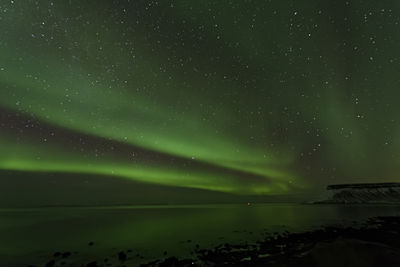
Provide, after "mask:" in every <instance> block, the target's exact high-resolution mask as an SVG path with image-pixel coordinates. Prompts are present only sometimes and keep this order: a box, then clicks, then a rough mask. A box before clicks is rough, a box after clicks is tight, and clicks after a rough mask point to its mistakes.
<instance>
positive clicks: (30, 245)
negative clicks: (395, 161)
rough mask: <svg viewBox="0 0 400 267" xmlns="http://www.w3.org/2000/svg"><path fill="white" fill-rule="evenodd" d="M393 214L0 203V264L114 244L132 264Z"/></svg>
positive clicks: (113, 251)
mask: <svg viewBox="0 0 400 267" xmlns="http://www.w3.org/2000/svg"><path fill="white" fill-rule="evenodd" d="M399 215H400V206H397V205H310V204H292V203H289V204H287V203H279V204H275V203H274V204H259V203H243V204H234V205H233V204H232V205H231V204H224V205H222V204H218V205H176V206H171V205H164V206H112V207H46V208H16V209H0V266H28V265H34V266H45V265H46V263H48V262H49V261H50V260H51V259H52V258H54V254H55V253H57V252H60V253H61V254H62V253H65V252H68V253H67V254H66V255H68V256H67V257H65V260H64V263H65V264H67V265H68V264H69V265H70V266H74V264H76V266H82V265H83V266H85V263H86V262H87V263H89V262H92V261H96V262H113V261H114V262H116V261H117V260H118V254H119V253H120V252H121V251H123V252H124V253H125V254H126V255H127V261H126V263H127V265H128V266H131V265H132V266H136V265H139V264H141V263H146V262H151V261H153V260H156V259H163V258H167V257H171V256H175V257H178V258H193V257H195V253H194V251H195V250H196V249H202V248H213V247H216V246H218V245H221V244H225V243H229V244H244V243H245V244H252V243H255V242H257V241H258V240H263V239H265V238H267V237H268V236H271V234H273V233H281V232H285V231H288V232H303V231H308V230H314V229H317V228H321V227H323V226H329V225H332V226H334V225H352V226H357V225H362V224H363V223H364V222H365V221H366V220H367V219H368V218H370V217H376V216H399ZM69 253H70V254H69ZM82 263H83V264H82ZM69 265H68V266H69Z"/></svg>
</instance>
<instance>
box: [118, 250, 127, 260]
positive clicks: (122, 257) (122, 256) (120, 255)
mask: <svg viewBox="0 0 400 267" xmlns="http://www.w3.org/2000/svg"><path fill="white" fill-rule="evenodd" d="M126 258H127V256H126V254H125V252H123V251H121V252H119V253H118V259H119V260H120V261H126Z"/></svg>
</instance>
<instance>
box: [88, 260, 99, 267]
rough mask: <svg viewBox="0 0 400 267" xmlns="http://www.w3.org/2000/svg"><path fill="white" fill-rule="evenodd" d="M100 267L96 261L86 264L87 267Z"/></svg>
mask: <svg viewBox="0 0 400 267" xmlns="http://www.w3.org/2000/svg"><path fill="white" fill-rule="evenodd" d="M98 266H99V265H97V262H95V261H92V262H89V263H88V264H86V267H98Z"/></svg>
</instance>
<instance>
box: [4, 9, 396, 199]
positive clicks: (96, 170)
mask: <svg viewBox="0 0 400 267" xmlns="http://www.w3.org/2000/svg"><path fill="white" fill-rule="evenodd" d="M379 5H381V6H379ZM379 5H378V4H372V2H371V3H369V4H368V3H364V2H363V1H354V2H352V3H351V4H349V3H344V2H343V3H326V2H323V3H322V2H321V1H309V2H308V3H307V4H303V3H299V2H296V1H287V2H286V1H267V2H259V3H251V2H246V1H245V2H240V3H232V2H229V1H201V2H199V1H173V2H170V1H166V2H163V1H162V3H158V2H148V1H121V2H120V3H119V4H115V3H111V2H109V1H96V5H95V6H94V5H93V3H92V2H90V1H79V2H77V1H59V2H48V1H37V2H34V1H27V2H24V3H20V2H17V1H15V2H7V3H3V4H1V6H0V7H1V8H0V11H1V12H2V15H1V16H0V32H1V33H2V38H1V41H0V110H1V111H3V115H2V117H0V119H1V120H0V123H1V124H0V130H1V131H0V145H1V151H0V169H4V170H21V171H27V172H32V173H35V172H66V173H71V175H74V174H76V173H88V174H99V175H109V176H112V177H115V178H128V179H133V180H135V181H140V182H144V183H150V184H159V185H166V186H180V187H188V188H200V189H207V190H213V191H221V192H232V193H237V194H283V193H293V192H295V191H296V190H298V189H312V188H314V187H318V186H321V185H326V184H330V183H338V182H360V181H362V182H367V181H376V179H379V180H380V181H395V180H397V179H398V178H397V177H398V173H399V167H398V166H400V165H399V164H398V163H399V159H400V155H399V152H398V151H399V147H400V146H399V142H398V141H396V140H398V136H399V134H400V131H399V130H400V124H399V121H398V119H397V115H398V114H399V111H400V110H399V105H398V104H397V99H398V98H397V96H399V93H398V89H397V88H398V78H397V77H398V71H399V69H398V68H399V64H398V60H399V58H400V57H399V52H398V45H399V41H400V38H399V37H400V35H399V34H398V30H399V29H398V27H399V26H398V25H397V24H398V23H397V22H396V19H395V17H396V16H397V14H398V11H399V5H398V3H397V2H393V1H385V2H384V3H380V4H379ZM395 14H396V16H395ZM395 22H396V23H395Z"/></svg>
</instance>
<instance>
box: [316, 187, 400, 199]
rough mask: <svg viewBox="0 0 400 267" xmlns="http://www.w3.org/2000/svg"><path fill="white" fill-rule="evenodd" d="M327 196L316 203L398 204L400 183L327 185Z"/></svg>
mask: <svg viewBox="0 0 400 267" xmlns="http://www.w3.org/2000/svg"><path fill="white" fill-rule="evenodd" d="M327 194H328V196H327V197H326V198H324V200H321V201H317V202H316V203H336V204H357V203H400V183H374V184H341V185H329V186H328V187H327Z"/></svg>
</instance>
